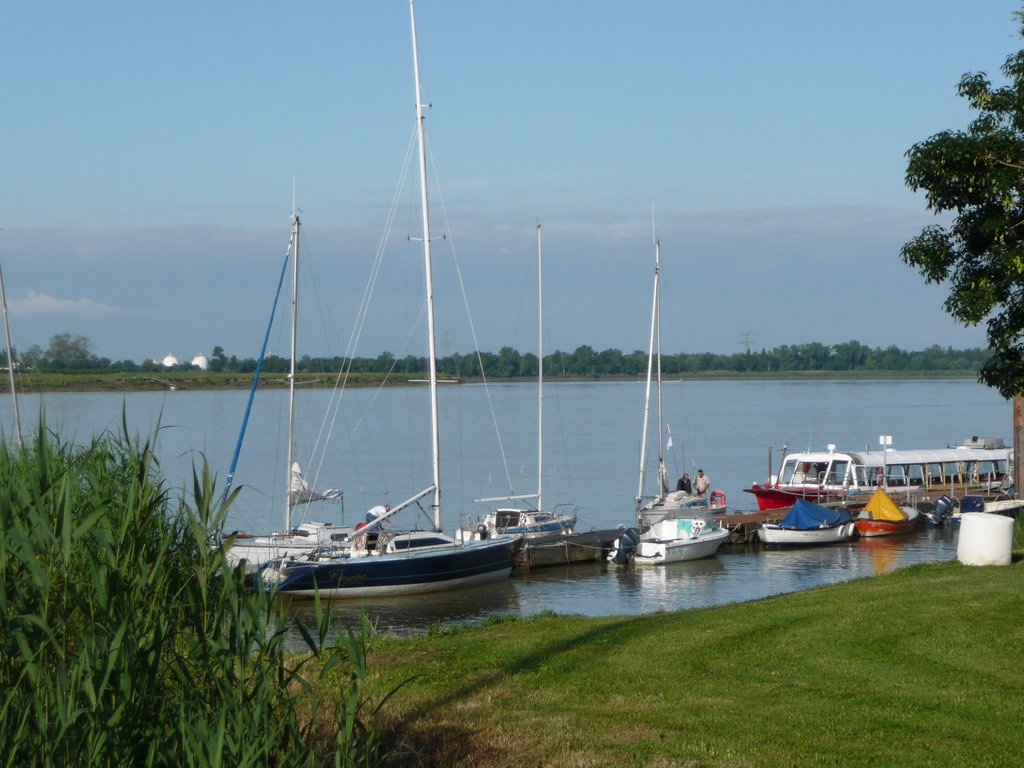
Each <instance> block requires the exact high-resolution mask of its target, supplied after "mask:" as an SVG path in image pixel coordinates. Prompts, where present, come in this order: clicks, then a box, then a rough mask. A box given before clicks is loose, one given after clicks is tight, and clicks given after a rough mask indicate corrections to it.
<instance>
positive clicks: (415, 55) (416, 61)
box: [409, 0, 441, 531]
mask: <svg viewBox="0 0 1024 768" xmlns="http://www.w3.org/2000/svg"><path fill="white" fill-rule="evenodd" d="M409 20H410V23H411V26H412V70H413V78H414V80H415V83H416V135H417V138H418V140H419V150H420V202H421V207H422V209H423V272H424V276H425V279H426V291H427V360H428V367H429V371H430V379H429V380H430V431H431V443H432V447H433V454H434V503H433V504H432V506H433V508H434V528H435V529H436V530H438V531H440V530H441V437H440V431H439V425H438V415H437V350H436V349H435V344H434V281H433V268H432V261H431V255H430V206H429V204H428V202H427V149H426V137H425V131H424V125H423V123H424V119H425V118H424V115H423V107H424V104H423V98H422V96H421V95H420V58H419V49H418V47H417V44H416V9H415V7H414V5H413V0H409Z"/></svg>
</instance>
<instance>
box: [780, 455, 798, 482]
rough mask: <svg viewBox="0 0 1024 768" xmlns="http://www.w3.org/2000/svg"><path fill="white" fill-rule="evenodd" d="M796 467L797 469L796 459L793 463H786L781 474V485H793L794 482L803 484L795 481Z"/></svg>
mask: <svg viewBox="0 0 1024 768" xmlns="http://www.w3.org/2000/svg"><path fill="white" fill-rule="evenodd" d="M796 467H797V462H796V460H795V459H794V460H793V461H786V462H785V463H784V464H783V465H782V470H781V471H780V472H779V482H780V483H786V484H789V483H793V482H802V481H800V480H795V479H794V475H795V474H796ZM801 475H802V473H801Z"/></svg>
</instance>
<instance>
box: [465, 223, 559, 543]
mask: <svg viewBox="0 0 1024 768" xmlns="http://www.w3.org/2000/svg"><path fill="white" fill-rule="evenodd" d="M541 252H542V251H541V227H540V224H538V225H537V492H536V493H531V494H525V495H513V496H500V497H494V498H486V499H476V500H475V501H477V502H478V503H482V504H486V503H492V502H503V501H504V502H511V501H519V502H527V501H531V500H533V499H536V500H537V505H536V507H534V506H524V507H498V508H497V509H495V510H494V511H493V512H489V513H487V514H486V515H483V516H482V517H481V518H479V520H478V522H477V523H476V524H475V525H474V524H472V523H470V524H469V525H465V526H463V527H461V528H459V529H458V530H456V532H455V536H456V538H458V539H461V540H463V541H472V540H477V539H486V538H489V537H491V536H502V535H511V536H515V535H519V534H521V535H523V536H526V537H527V538H528V539H537V538H540V537H549V536H552V535H554V536H558V535H563V536H567V535H569V534H571V533H572V529H573V526H574V525H576V520H577V516H576V507H575V505H568V506H569V507H570V511H567V512H561V513H560V512H557V511H551V512H548V511H545V510H544V338H543V337H544V333H543V317H544V291H543V287H542V286H543V270H542V264H543V262H542V256H541ZM556 510H557V508H556Z"/></svg>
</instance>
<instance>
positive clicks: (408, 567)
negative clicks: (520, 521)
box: [265, 0, 522, 598]
mask: <svg viewBox="0 0 1024 768" xmlns="http://www.w3.org/2000/svg"><path fill="white" fill-rule="evenodd" d="M409 18H410V21H411V27H412V58H413V75H414V81H415V87H416V130H417V138H418V145H419V170H420V203H421V210H422V217H423V262H424V275H425V278H426V280H425V285H426V318H427V348H428V354H427V363H428V370H429V379H428V384H429V392H430V397H429V408H430V422H431V448H432V458H433V483H432V484H431V485H430V486H428V487H427V488H426V489H424V490H422V491H420V492H419V493H417V494H415V495H413V496H411V497H410V498H409V499H407V500H405V501H403V502H402V503H401V504H397V505H395V506H393V507H391V508H390V509H386V511H384V512H383V513H382V514H379V515H377V516H376V517H375V518H374V519H373V520H372V521H370V522H368V523H367V525H365V526H362V527H360V528H359V530H357V531H355V532H354V533H353V534H352V535H351V536H349V537H347V538H346V539H345V542H344V543H345V544H346V545H348V546H347V548H343V549H341V550H333V551H332V550H327V551H324V552H321V553H318V554H315V555H313V556H312V557H311V558H308V559H303V558H292V559H288V560H284V561H282V562H281V563H280V564H279V565H277V566H276V567H275V568H274V569H273V570H269V569H268V571H267V573H266V577H265V578H266V579H267V580H268V581H271V582H272V583H274V584H275V586H276V589H277V590H278V591H279V592H282V593H285V594H291V595H304V596H313V595H320V596H321V597H327V598H347V597H366V596H383V595H398V594H411V593H420V592H434V591H441V590H449V589H456V588H461V587H469V586H474V585H477V584H483V583H487V582H492V581H497V580H500V579H503V578H507V577H508V576H509V574H510V573H511V571H512V565H513V562H514V559H515V556H516V552H517V551H518V549H519V547H520V546H521V544H522V537H518V536H517V537H510V536H499V537H496V538H493V539H486V540H483V541H468V542H462V541H458V540H456V539H455V538H454V537H451V536H448V535H446V534H444V533H443V532H442V528H441V501H442V494H441V462H440V444H441V441H440V432H439V425H438V402H437V401H438V397H437V354H436V345H435V334H434V291H433V280H432V271H433V270H432V257H431V238H430V208H429V202H428V195H427V159H426V157H427V156H426V147H425V135H424V114H423V99H422V96H421V93H420V71H419V54H418V50H417V40H416V12H415V9H414V6H413V0H409ZM427 497H430V498H431V501H430V509H431V510H432V511H433V530H430V531H423V530H414V531H391V530H389V529H387V528H385V527H383V526H384V523H385V522H386V521H388V520H390V519H391V518H392V517H393V516H394V515H396V514H398V513H399V512H401V511H402V510H404V509H407V508H410V507H412V506H413V505H417V506H419V503H420V501H421V500H422V499H425V498H427Z"/></svg>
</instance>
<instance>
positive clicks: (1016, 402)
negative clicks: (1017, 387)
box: [1013, 395, 1024, 498]
mask: <svg viewBox="0 0 1024 768" xmlns="http://www.w3.org/2000/svg"><path fill="white" fill-rule="evenodd" d="M1022 459H1024V395H1014V396H1013V492H1014V495H1016V496H1017V497H1018V498H1019V497H1020V496H1021V493H1022V489H1024V461H1022Z"/></svg>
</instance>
